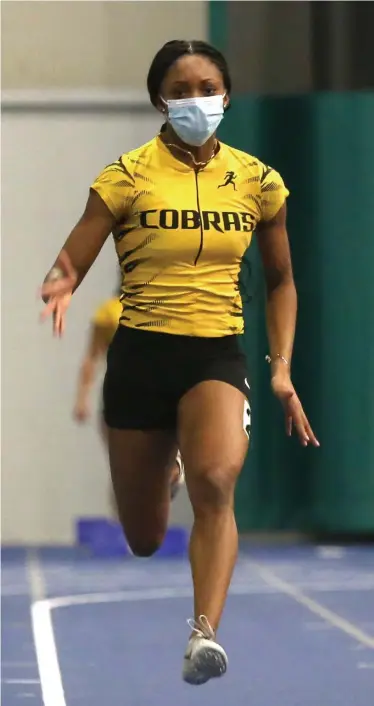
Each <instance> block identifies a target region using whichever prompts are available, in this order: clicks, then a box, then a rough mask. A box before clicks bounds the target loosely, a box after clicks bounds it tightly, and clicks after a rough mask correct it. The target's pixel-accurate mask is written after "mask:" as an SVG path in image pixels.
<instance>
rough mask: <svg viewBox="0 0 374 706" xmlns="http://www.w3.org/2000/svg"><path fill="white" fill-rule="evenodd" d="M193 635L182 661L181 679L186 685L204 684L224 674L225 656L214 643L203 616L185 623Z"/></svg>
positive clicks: (209, 628)
mask: <svg viewBox="0 0 374 706" xmlns="http://www.w3.org/2000/svg"><path fill="white" fill-rule="evenodd" d="M187 623H188V625H189V626H190V628H191V629H192V630H193V631H194V634H193V635H192V636H191V637H190V639H189V642H188V645H187V650H186V654H185V655H184V661H183V679H184V681H185V682H187V684H195V685H197V684H205V682H207V681H209V679H212V678H213V677H221V676H222V675H223V674H225V672H226V670H227V665H228V659H227V654H226V652H225V650H224V649H223V647H221V645H219V644H218V643H217V642H216V641H215V637H214V630H213V629H212V627H211V625H210V624H209V621H208V619H207V618H206V617H205V615H200V617H199V619H198V620H196V621H195V620H193V619H191V620H188V621H187Z"/></svg>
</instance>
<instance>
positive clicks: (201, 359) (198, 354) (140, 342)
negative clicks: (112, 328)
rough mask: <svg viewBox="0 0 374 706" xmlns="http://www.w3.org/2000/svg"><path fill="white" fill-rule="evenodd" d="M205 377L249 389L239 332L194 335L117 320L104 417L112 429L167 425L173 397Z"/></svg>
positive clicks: (173, 412) (173, 419) (172, 418)
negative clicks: (121, 323) (142, 328)
mask: <svg viewBox="0 0 374 706" xmlns="http://www.w3.org/2000/svg"><path fill="white" fill-rule="evenodd" d="M204 380H221V381H222V382H227V383H229V384H230V385H232V386H233V387H236V388H237V389H238V390H240V391H241V392H243V393H244V395H245V396H247V395H248V392H249V389H248V382H247V372H246V362H245V356H244V355H243V354H242V353H241V351H240V349H239V344H238V337H237V336H235V335H232V336H225V337H223V338H197V337H191V336H176V335H174V334H167V333H157V332H153V331H139V330H138V329H132V328H129V327H125V326H119V327H118V330H117V332H116V334H115V336H114V338H113V340H112V343H111V344H110V346H109V350H108V356H107V371H106V375H105V379H104V390H103V396H104V419H105V422H106V424H107V425H108V426H109V427H112V428H114V429H170V430H174V429H175V428H176V423H177V409H178V403H179V401H180V399H181V398H182V397H183V395H184V394H185V393H186V392H188V390H190V389H191V388H192V387H194V386H195V385H197V384H198V383H199V382H203V381H204Z"/></svg>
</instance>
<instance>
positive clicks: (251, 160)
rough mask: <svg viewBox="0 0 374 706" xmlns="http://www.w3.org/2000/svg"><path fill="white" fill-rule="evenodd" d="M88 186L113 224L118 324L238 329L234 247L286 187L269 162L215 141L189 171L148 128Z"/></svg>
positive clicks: (268, 215) (201, 332)
mask: <svg viewBox="0 0 374 706" xmlns="http://www.w3.org/2000/svg"><path fill="white" fill-rule="evenodd" d="M92 189H94V190H95V191H96V192H97V193H98V194H99V195H100V197H101V198H102V199H103V201H104V202H105V204H106V205H107V206H108V208H109V209H110V211H111V212H112V213H113V215H114V216H115V218H116V220H117V224H118V225H117V227H116V228H115V230H114V232H113V236H114V241H115V246H116V250H117V255H118V259H119V263H120V266H121V270H122V275H123V282H122V293H123V294H122V302H123V311H122V315H121V319H120V323H121V324H124V325H126V326H130V327H132V328H138V329H143V330H154V331H159V332H165V333H172V334H173V333H174V334H182V335H187V336H210V337H219V336H226V335H229V334H237V333H242V332H243V329H244V322H243V315H242V301H241V296H240V292H239V285H238V280H239V273H240V267H241V261H242V257H243V255H244V253H245V251H246V250H247V248H248V246H249V244H250V242H251V239H252V234H253V231H254V230H255V228H256V225H257V224H258V222H259V221H261V220H264V221H266V220H270V219H272V218H273V217H274V216H275V214H276V213H277V212H278V211H279V209H280V208H281V206H282V205H283V203H284V201H285V199H286V197H287V196H288V193H289V192H288V190H287V189H286V187H285V185H284V183H283V180H282V178H281V176H280V175H279V174H278V173H277V172H276V171H274V169H272V168H271V167H267V166H265V165H264V164H262V163H261V162H260V161H259V160H258V159H256V158H255V157H252V156H251V155H249V154H246V153H245V152H241V151H240V150H236V149H233V148H231V147H229V146H227V145H225V144H223V143H220V150H219V152H218V153H217V155H216V156H215V157H214V159H212V160H211V162H209V163H208V165H207V166H206V167H205V168H204V169H202V170H200V171H199V172H197V173H196V172H195V170H194V169H192V168H191V167H189V166H187V165H186V164H183V163H182V162H180V161H179V160H178V159H176V158H175V157H174V156H173V155H172V154H171V152H170V151H169V149H168V148H167V147H166V146H165V145H164V144H163V142H162V140H161V139H160V137H156V138H154V139H153V140H151V141H150V142H148V143H147V144H146V145H143V146H142V147H139V148H138V149H136V150H133V151H132V152H129V153H127V154H124V155H122V157H120V159H119V160H118V161H117V162H114V163H113V164H110V165H109V166H108V167H106V168H105V169H104V171H103V172H102V173H101V174H100V176H99V177H98V178H97V179H96V181H95V182H94V183H93V185H92Z"/></svg>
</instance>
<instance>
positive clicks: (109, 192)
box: [91, 157, 134, 220]
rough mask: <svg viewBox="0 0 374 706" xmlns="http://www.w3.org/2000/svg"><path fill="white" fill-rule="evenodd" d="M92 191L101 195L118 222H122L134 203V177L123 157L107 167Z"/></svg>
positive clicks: (93, 185)
mask: <svg viewBox="0 0 374 706" xmlns="http://www.w3.org/2000/svg"><path fill="white" fill-rule="evenodd" d="M91 189H93V190H94V191H96V192H97V193H98V194H99V196H100V197H101V198H102V200H103V201H104V203H105V204H106V206H108V208H109V210H110V212H111V213H112V214H113V216H114V217H115V218H116V220H120V219H122V218H123V217H125V216H126V214H127V213H128V211H129V207H130V206H131V203H132V199H133V194H134V177H133V176H132V174H131V173H130V172H129V171H128V169H127V168H126V164H125V161H124V159H123V158H122V157H121V158H120V159H118V160H117V161H116V162H113V164H109V165H108V166H107V167H105V169H104V170H103V171H102V172H101V174H99V176H98V177H97V178H96V179H95V181H94V182H93V184H91Z"/></svg>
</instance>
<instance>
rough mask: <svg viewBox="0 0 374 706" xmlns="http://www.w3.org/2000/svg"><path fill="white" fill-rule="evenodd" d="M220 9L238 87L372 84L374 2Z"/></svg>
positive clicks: (272, 90) (271, 89)
mask: <svg viewBox="0 0 374 706" xmlns="http://www.w3.org/2000/svg"><path fill="white" fill-rule="evenodd" d="M217 9H218V13H217V14H218V20H217V22H216V24H217V39H218V42H219V44H220V48H221V49H223V51H224V52H225V53H226V55H227V59H228V62H229V65H230V68H231V73H232V78H233V84H234V89H235V92H238V93H250V92H254V93H259V94H273V95H282V94H287V93H293V94H295V93H306V92H308V91H313V90H316V91H321V90H334V91H349V90H351V91H352V90H363V89H364V90H368V89H373V88H374V61H373V56H374V54H373V41H372V30H373V27H374V3H372V2H357V1H356V2H341V1H340V0H337V1H336V2H315V1H312V2H295V0H290V1H288V2H283V1H281V2H265V1H264V2H256V1H252V2H238V1H237V0H229V1H228V2H226V3H222V4H221V3H217ZM220 14H221V18H219V15H220ZM223 23H224V26H225V29H224V30H223V29H222V28H223ZM213 34H214V26H213Z"/></svg>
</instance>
